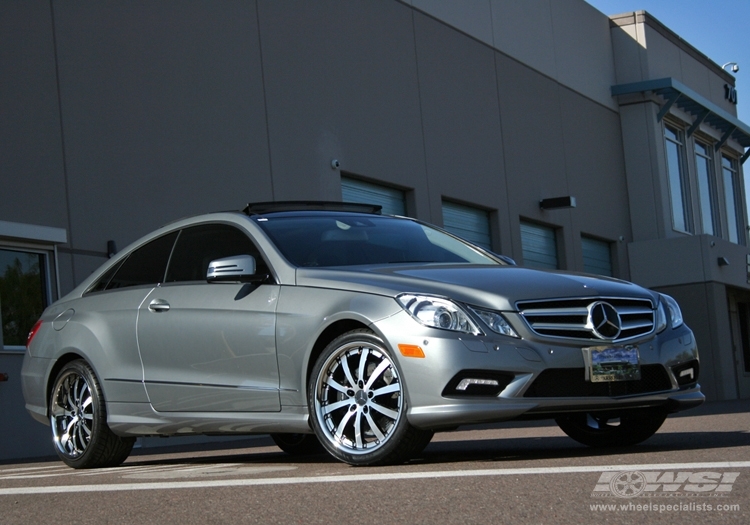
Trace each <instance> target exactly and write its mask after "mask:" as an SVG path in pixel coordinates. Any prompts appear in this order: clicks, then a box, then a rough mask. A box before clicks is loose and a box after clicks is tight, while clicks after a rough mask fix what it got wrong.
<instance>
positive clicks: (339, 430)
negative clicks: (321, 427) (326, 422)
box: [334, 410, 354, 439]
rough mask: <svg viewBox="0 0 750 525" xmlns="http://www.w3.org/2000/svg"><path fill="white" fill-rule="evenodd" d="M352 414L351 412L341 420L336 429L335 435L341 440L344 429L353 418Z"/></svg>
mask: <svg viewBox="0 0 750 525" xmlns="http://www.w3.org/2000/svg"><path fill="white" fill-rule="evenodd" d="M352 414H354V412H352V411H351V410H349V411H348V412H347V413H346V414H345V415H344V417H342V418H341V421H339V424H338V426H337V427H336V433H335V434H334V435H335V436H336V438H337V439H341V436H343V435H344V428H345V427H346V424H347V423H348V422H349V420H350V419H351V418H352Z"/></svg>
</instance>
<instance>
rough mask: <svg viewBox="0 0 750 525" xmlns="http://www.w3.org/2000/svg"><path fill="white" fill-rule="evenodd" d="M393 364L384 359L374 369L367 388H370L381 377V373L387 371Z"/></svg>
mask: <svg viewBox="0 0 750 525" xmlns="http://www.w3.org/2000/svg"><path fill="white" fill-rule="evenodd" d="M390 366H391V362H390V361H388V360H387V359H383V360H382V361H381V362H380V363H379V364H378V366H377V367H376V368H375V370H373V371H372V375H371V376H370V378H369V379H368V380H367V384H366V385H365V388H366V389H368V390H369V389H370V387H372V384H373V383H374V382H375V381H377V379H378V378H379V377H380V375H381V374H382V373H383V372H385V371H386V370H387V369H388V368H389V367H390Z"/></svg>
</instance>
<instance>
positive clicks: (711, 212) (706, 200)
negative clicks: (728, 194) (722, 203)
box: [695, 142, 719, 236]
mask: <svg viewBox="0 0 750 525" xmlns="http://www.w3.org/2000/svg"><path fill="white" fill-rule="evenodd" d="M711 150H712V148H711V147H710V146H707V145H705V144H703V143H701V142H696V143H695V169H696V175H697V177H698V197H699V200H700V209H701V229H702V231H703V233H707V234H709V235H717V236H718V235H719V228H718V224H719V221H718V220H717V217H716V206H715V204H714V203H715V202H716V182H715V178H714V176H713V173H714V170H713V159H712V158H711Z"/></svg>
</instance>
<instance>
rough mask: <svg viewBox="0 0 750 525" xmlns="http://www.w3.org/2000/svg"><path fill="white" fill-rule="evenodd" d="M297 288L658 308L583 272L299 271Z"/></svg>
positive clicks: (482, 301) (639, 292)
mask: <svg viewBox="0 0 750 525" xmlns="http://www.w3.org/2000/svg"><path fill="white" fill-rule="evenodd" d="M297 285H298V286H310V287H316V288H330V289H338V290H349V291H357V292H365V293H375V294H380V295H389V296H394V297H395V296H396V295H398V294H400V293H404V292H412V293H422V294H432V295H441V296H445V297H449V298H451V299H455V300H457V301H461V302H464V303H468V304H474V305H477V306H483V307H485V308H492V309H494V310H503V311H511V310H515V309H516V307H515V303H516V302H518V301H528V300H535V299H558V298H571V297H576V298H578V297H583V298H585V297H592V298H593V297H641V298H648V299H650V300H651V301H652V302H653V303H654V304H656V300H657V296H656V293H655V292H652V291H650V290H646V289H645V288H642V287H640V286H638V285H635V284H633V283H629V282H626V281H621V280H618V279H612V278H608V277H596V276H592V275H587V274H579V273H570V272H559V271H541V270H533V269H530V268H521V267H518V266H478V265H445V264H429V265H408V266H406V265H404V266H392V265H389V266H357V267H354V266H351V267H340V268H299V269H298V270H297Z"/></svg>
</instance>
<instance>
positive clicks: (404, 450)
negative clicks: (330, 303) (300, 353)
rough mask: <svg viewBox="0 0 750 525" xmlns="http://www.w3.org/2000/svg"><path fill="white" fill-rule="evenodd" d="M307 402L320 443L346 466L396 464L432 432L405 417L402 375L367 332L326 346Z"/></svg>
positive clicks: (355, 332)
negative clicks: (418, 426) (414, 424)
mask: <svg viewBox="0 0 750 525" xmlns="http://www.w3.org/2000/svg"><path fill="white" fill-rule="evenodd" d="M308 403H309V408H310V415H311V422H312V426H313V429H314V430H315V433H316V434H317V435H318V439H319V440H320V442H321V443H322V444H323V446H324V447H325V448H326V450H328V452H330V453H331V455H333V456H334V457H335V458H337V459H339V460H341V461H344V462H346V463H349V464H351V465H384V464H393V463H399V462H402V461H405V460H407V459H408V458H409V457H410V456H411V455H412V454H414V453H416V452H419V451H421V449H423V448H424V447H425V446H427V443H429V441H430V438H432V431H429V430H421V429H418V428H415V427H413V426H411V425H410V424H409V422H408V421H407V419H406V396H405V392H404V383H403V378H402V377H401V376H400V374H399V372H398V370H397V368H396V365H395V363H394V361H393V358H392V357H391V356H390V354H389V352H388V350H387V349H386V347H385V344H384V343H383V341H382V340H381V339H380V338H379V337H377V336H376V335H375V334H374V333H373V332H371V331H370V330H366V329H359V330H353V331H351V332H348V333H346V334H343V335H341V336H339V337H338V338H336V339H335V340H334V341H332V342H331V343H330V344H329V345H328V346H327V347H326V349H325V350H324V351H323V353H322V354H321V355H320V357H319V358H318V361H317V363H316V365H315V367H314V369H313V372H312V376H311V378H310V382H309V387H308Z"/></svg>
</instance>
